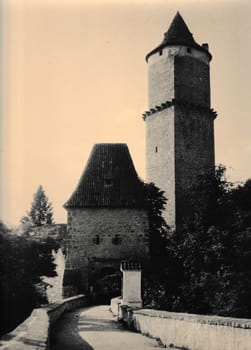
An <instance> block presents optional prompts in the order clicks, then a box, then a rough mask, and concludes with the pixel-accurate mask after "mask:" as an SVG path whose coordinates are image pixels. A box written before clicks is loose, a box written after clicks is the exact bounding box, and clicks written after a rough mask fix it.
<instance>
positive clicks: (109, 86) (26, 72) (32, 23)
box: [0, 0, 251, 225]
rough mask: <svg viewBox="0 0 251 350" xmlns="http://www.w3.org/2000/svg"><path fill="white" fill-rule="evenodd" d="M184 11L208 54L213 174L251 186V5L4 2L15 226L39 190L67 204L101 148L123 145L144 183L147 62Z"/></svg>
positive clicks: (61, 218) (7, 185)
mask: <svg viewBox="0 0 251 350" xmlns="http://www.w3.org/2000/svg"><path fill="white" fill-rule="evenodd" d="M177 11H179V12H180V13H181V15H182V16H183V18H184V20H185V22H186V23H187V25H188V27H189V29H190V31H191V32H192V33H193V34H194V38H195V40H196V41H197V42H198V43H200V44H201V43H205V42H207V43H209V49H210V52H211V53H212V55H213V60H212V61H211V104H212V107H213V108H214V109H215V110H216V111H217V112H218V118H217V119H216V120H215V155H216V164H224V165H226V166H227V168H228V171H227V174H228V175H229V177H230V179H231V180H232V181H245V180H246V179H248V178H250V177H251V165H250V164H251V162H250V158H251V157H250V156H251V142H250V140H251V118H250V110H251V65H250V62H251V45H250V42H251V21H250V18H251V3H250V2H249V1H245V0H238V1H237V0H232V1H230V0H228V1H225V0H217V1H216V0H211V1H206V0H205V1H202V0H197V1H193V0H189V1H188V0H183V1H181V0H176V1H168V0H166V1H161V0H155V1H152V0H151V1H150V0H134V1H129V0H120V1H118V0H117V1H112V0H110V1H108V0H107V1H101V0H92V1H87V0H2V3H1V14H0V15H1V45H2V47H1V53H2V54H1V59H0V69H1V84H0V85H1V86H0V87H1V90H0V94H1V105H0V110H1V169H2V171H1V178H0V180H1V181H0V188H1V203H0V204H1V207H0V218H1V219H2V220H3V221H4V222H5V223H6V224H8V225H17V224H18V223H19V220H20V218H21V217H22V216H23V215H25V213H26V211H27V210H29V208H30V204H31V202H32V199H33V194H34V193H35V192H36V190H37V188H38V186H39V185H42V186H43V188H44V190H45V192H46V194H47V196H48V198H49V200H50V201H51V202H52V204H53V207H54V218H55V221H56V222H57V223H63V222H66V211H65V210H64V209H63V207H62V205H63V204H64V203H65V202H66V200H67V199H68V198H69V197H70V195H71V193H72V192H73V190H74V189H75V187H76V186H77V183H78V180H79V178H80V176H81V173H82V172H83V170H84V167H85V164H86V161H87V159H88V156H89V154H90V151H91V149H92V146H93V144H95V143H99V142H123V143H127V144H128V146H129V149H130V152H131V155H132V158H133V161H134V165H135V167H136V170H137V172H138V174H139V176H140V177H141V178H142V179H144V178H145V126H144V122H143V120H142V117H141V115H142V113H143V112H144V111H145V110H147V63H146V62H145V55H146V54H147V53H148V52H149V51H151V50H152V49H153V48H155V47H156V46H157V45H158V44H159V43H160V42H161V41H162V39H163V33H164V32H165V31H166V30H167V29H168V27H169V25H170V23H171V21H172V19H173V17H174V16H175V14H176V12H177Z"/></svg>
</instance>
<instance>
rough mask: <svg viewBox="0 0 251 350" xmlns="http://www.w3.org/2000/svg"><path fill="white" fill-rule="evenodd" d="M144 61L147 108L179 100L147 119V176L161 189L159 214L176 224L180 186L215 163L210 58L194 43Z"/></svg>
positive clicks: (170, 48)
mask: <svg viewBox="0 0 251 350" xmlns="http://www.w3.org/2000/svg"><path fill="white" fill-rule="evenodd" d="M148 66H149V80H148V84H149V109H150V111H151V108H156V107H157V108H158V106H160V105H161V104H163V103H165V102H166V101H169V102H171V101H172V99H175V101H177V103H176V102H174V103H175V105H174V106H171V107H168V108H165V109H163V110H160V111H159V112H157V113H154V114H151V115H150V116H147V117H146V119H145V122H146V174H147V176H146V177H147V181H148V182H154V183H155V184H156V185H157V186H158V187H159V188H160V189H162V190H164V191H165V196H166V198H167V200H168V201H167V206H166V210H165V211H164V213H163V215H164V218H165V220H166V222H167V224H168V225H170V226H171V227H175V225H176V224H177V218H178V216H179V213H178V212H177V210H179V208H180V206H181V203H182V195H183V191H184V190H186V189H187V188H188V187H189V186H191V185H193V184H194V183H195V182H196V178H197V175H198V174H200V173H203V172H204V171H205V170H207V169H208V168H210V167H212V166H214V128H213V117H212V115H211V112H210V110H209V108H210V77H209V57H208V55H207V54H206V53H205V52H202V51H199V50H196V49H194V48H187V47H185V46H172V47H167V48H164V49H163V50H162V51H160V52H157V53H156V54H154V55H152V56H151V57H150V58H149V60H148ZM184 102H185V103H186V104H182V103H184Z"/></svg>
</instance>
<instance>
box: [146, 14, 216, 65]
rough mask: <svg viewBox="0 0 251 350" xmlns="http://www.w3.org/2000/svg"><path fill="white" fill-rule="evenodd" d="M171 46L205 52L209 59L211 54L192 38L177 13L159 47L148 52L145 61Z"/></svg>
mask: <svg viewBox="0 0 251 350" xmlns="http://www.w3.org/2000/svg"><path fill="white" fill-rule="evenodd" d="M172 45H184V46H188V47H194V48H196V49H198V50H201V51H204V52H206V53H207V54H208V55H209V57H210V58H211V54H210V53H209V52H208V51H207V50H206V49H205V48H204V47H203V46H200V45H199V44H197V43H196V41H195V40H194V38H193V34H192V33H191V32H190V30H189V29H188V27H187V25H186V23H185V21H184V20H183V18H182V16H181V15H180V13H179V12H177V14H176V15H175V17H174V19H173V21H172V23H171V25H170V27H169V29H168V31H167V32H166V33H165V34H164V39H163V41H162V42H161V44H160V45H159V46H157V47H156V48H155V49H154V50H152V51H151V52H149V53H148V54H147V56H146V60H148V58H149V57H150V56H151V55H153V54H154V53H156V52H158V51H160V50H161V49H163V48H164V47H166V46H172Z"/></svg>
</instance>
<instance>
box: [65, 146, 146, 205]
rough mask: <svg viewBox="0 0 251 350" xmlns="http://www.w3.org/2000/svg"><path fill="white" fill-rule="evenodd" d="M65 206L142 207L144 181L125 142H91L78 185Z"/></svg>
mask: <svg viewBox="0 0 251 350" xmlns="http://www.w3.org/2000/svg"><path fill="white" fill-rule="evenodd" d="M64 207H65V208H81V207H112V208H116V207H120V208H121V207H125V208H128V207H134V208H135V207H143V184H142V182H141V181H140V180H139V178H138V176H137V173H136V170H135V168H134V165H133V162H132V159H131V156H130V153H129V150H128V147H127V145H126V144H117V143H115V144H112V143H101V144H96V145H94V146H93V149H92V152H91V154H90V157H89V159H88V162H87V165H86V167H85V170H84V172H83V174H82V176H81V178H80V181H79V184H78V186H77V188H76V190H75V191H74V192H73V194H72V195H71V197H70V199H69V200H68V201H67V202H66V203H65V205H64Z"/></svg>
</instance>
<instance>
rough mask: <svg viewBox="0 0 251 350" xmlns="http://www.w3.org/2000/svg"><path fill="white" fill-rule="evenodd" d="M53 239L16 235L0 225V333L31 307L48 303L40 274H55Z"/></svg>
mask: <svg viewBox="0 0 251 350" xmlns="http://www.w3.org/2000/svg"><path fill="white" fill-rule="evenodd" d="M54 248H55V244H54V241H51V240H50V239H49V240H47V239H46V240H44V241H41V242H37V241H34V240H32V239H27V238H24V237H18V236H14V235H12V234H11V232H10V231H9V230H8V229H7V228H6V227H5V226H4V225H3V224H1V225H0V266H1V269H0V291H1V297H0V309H1V322H0V323H1V328H0V334H4V333H6V332H9V331H10V330H12V329H13V328H15V327H16V326H17V325H18V324H19V323H20V322H22V321H23V320H24V319H25V318H26V317H27V316H28V315H29V314H30V312H31V311H32V309H33V308H34V307H38V306H40V305H41V304H43V303H47V299H46V296H45V294H41V292H40V291H39V288H38V286H39V285H40V290H41V287H42V289H45V285H44V283H43V282H42V279H41V276H49V277H53V276H55V275H56V272H55V264H54V263H53V258H52V255H51V251H52V249H54Z"/></svg>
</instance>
